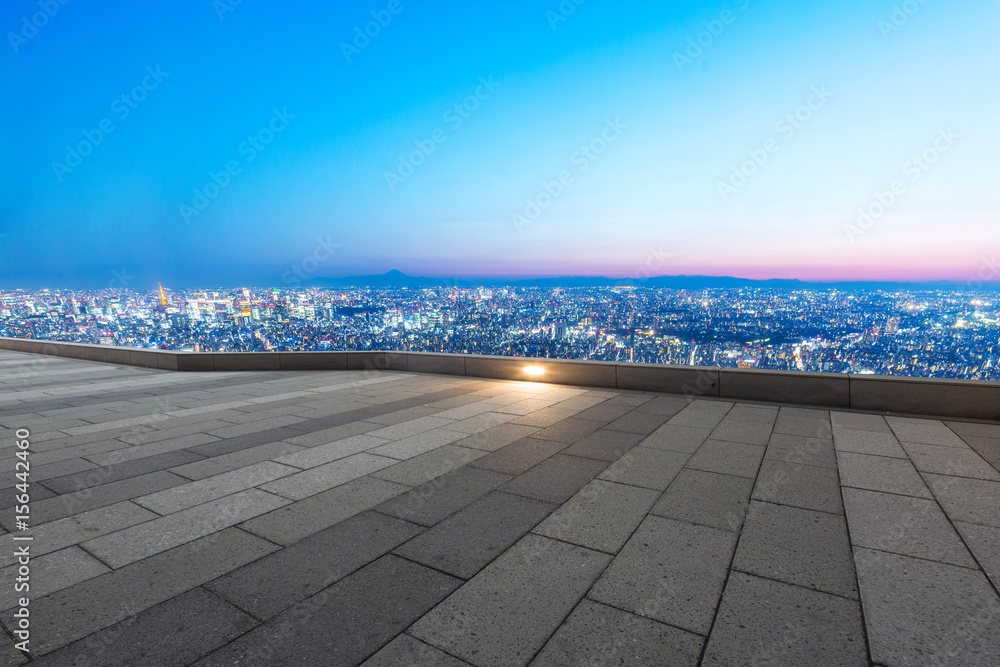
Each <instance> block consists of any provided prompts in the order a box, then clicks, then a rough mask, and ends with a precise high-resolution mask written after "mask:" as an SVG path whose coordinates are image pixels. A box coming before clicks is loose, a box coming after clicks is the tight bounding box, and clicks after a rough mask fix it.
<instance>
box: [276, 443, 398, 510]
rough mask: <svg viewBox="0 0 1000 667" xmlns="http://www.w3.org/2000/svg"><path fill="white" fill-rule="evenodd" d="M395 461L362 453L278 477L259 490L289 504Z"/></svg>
mask: <svg viewBox="0 0 1000 667" xmlns="http://www.w3.org/2000/svg"><path fill="white" fill-rule="evenodd" d="M395 462H396V461H395V459H390V458H386V457H384V456H374V455H372V454H367V453H362V454H353V455H351V456H348V457H345V458H342V459H338V460H336V461H332V462H330V463H325V464H323V465H320V466H316V467H315V468H310V469H309V470H304V471H302V472H298V473H295V474H294V475H289V476H288V477H282V478H281V479H278V480H275V481H273V482H268V483H267V484H262V485H261V487H260V488H261V489H263V490H264V491H267V492H269V493H274V494H276V495H279V496H283V497H285V498H290V499H292V500H302V499H303V498H308V497H309V496H312V495H315V494H317V493H320V492H322V491H326V490H328V489H332V488H334V487H336V486H340V485H341V484H346V483H347V482H350V481H353V480H355V479H357V478H359V477H364V476H365V475H368V474H370V473H373V472H375V471H378V470H382V469H383V468H387V467H389V466H391V465H392V464H393V463H395Z"/></svg>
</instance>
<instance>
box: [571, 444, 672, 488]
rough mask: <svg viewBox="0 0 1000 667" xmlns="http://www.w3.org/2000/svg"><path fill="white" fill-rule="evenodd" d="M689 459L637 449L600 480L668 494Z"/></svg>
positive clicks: (619, 461)
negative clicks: (675, 478)
mask: <svg viewBox="0 0 1000 667" xmlns="http://www.w3.org/2000/svg"><path fill="white" fill-rule="evenodd" d="M567 453H569V452H567ZM689 458H691V457H690V456H688V455H687V454H682V453H681V452H671V451H668V450H659V449H650V448H649V447H636V448H634V449H632V450H630V451H629V452H627V453H626V454H625V455H624V456H622V457H621V458H620V459H618V460H617V461H615V462H614V463H613V464H611V466H610V467H609V468H607V469H606V470H605V471H604V472H602V473H601V474H600V475H598V476H597V477H598V479H603V480H607V481H609V482H620V483H621V484H632V485H634V486H642V487H645V488H647V489H656V490H657V491H665V490H666V488H667V487H668V486H670V483H671V482H672V481H673V480H674V477H676V476H677V473H679V472H680V471H681V468H683V467H684V464H685V463H687V461H688V459H689Z"/></svg>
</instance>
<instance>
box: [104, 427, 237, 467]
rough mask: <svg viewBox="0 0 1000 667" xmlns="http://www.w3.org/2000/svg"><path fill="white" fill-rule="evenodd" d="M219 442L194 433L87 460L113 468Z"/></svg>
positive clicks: (120, 449)
mask: <svg viewBox="0 0 1000 667" xmlns="http://www.w3.org/2000/svg"><path fill="white" fill-rule="evenodd" d="M218 440H219V438H217V437H215V436H212V435H207V434H205V433H192V434H190V435H182V436H180V437H177V438H168V439H166V440H158V441H157V442H151V443H149V444H146V445H133V446H131V447H125V448H116V449H115V450H113V451H109V452H102V453H96V454H88V455H87V460H89V461H92V462H93V463H96V464H97V465H102V466H111V465H115V464H116V463H124V462H126V461H134V460H136V459H144V458H146V457H149V456H155V455H157V454H165V453H166V452H175V451H177V450H179V449H188V448H191V447H197V446H198V445H204V444H207V443H210V442H217V441H218Z"/></svg>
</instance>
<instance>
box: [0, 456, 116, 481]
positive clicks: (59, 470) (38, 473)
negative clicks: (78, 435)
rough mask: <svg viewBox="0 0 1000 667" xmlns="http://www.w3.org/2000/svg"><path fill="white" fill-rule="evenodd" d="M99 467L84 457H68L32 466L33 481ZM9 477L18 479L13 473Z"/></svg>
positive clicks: (11, 479)
mask: <svg viewBox="0 0 1000 667" xmlns="http://www.w3.org/2000/svg"><path fill="white" fill-rule="evenodd" d="M97 467H98V466H96V465H94V464H93V463H91V462H90V461H84V460H83V459H67V460H65V461H58V462H56V463H49V464H46V465H39V466H31V481H32V482H44V481H45V480H47V479H56V478H60V477H63V476H65V475H72V474H76V473H81V472H86V471H87V470H94V469H96V468H97ZM9 479H10V481H11V482H15V481H16V478H15V477H14V476H13V475H11V476H10V477H9Z"/></svg>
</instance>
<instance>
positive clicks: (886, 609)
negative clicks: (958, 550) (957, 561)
mask: <svg viewBox="0 0 1000 667" xmlns="http://www.w3.org/2000/svg"><path fill="white" fill-rule="evenodd" d="M854 558H855V562H856V564H857V568H858V580H859V582H860V585H861V600H862V602H863V604H864V610H865V623H866V624H867V626H868V643H869V645H870V647H871V656H872V660H873V661H874V662H876V663H880V664H885V665H918V664H919V665H927V664H940V665H944V664H948V665H997V664H1000V642H998V641H997V637H1000V598H997V594H996V592H995V591H994V590H993V589H992V588H991V587H990V585H989V583H988V582H987V580H986V577H984V576H983V574H982V573H981V572H979V571H976V570H969V569H966V568H962V567H955V566H954V565H945V564H942V563H935V562H932V561H927V560H920V559H916V558H909V557H907V556H899V555H896V554H888V553H885V552H882V551H871V550H869V549H862V548H856V549H855V555H854Z"/></svg>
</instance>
